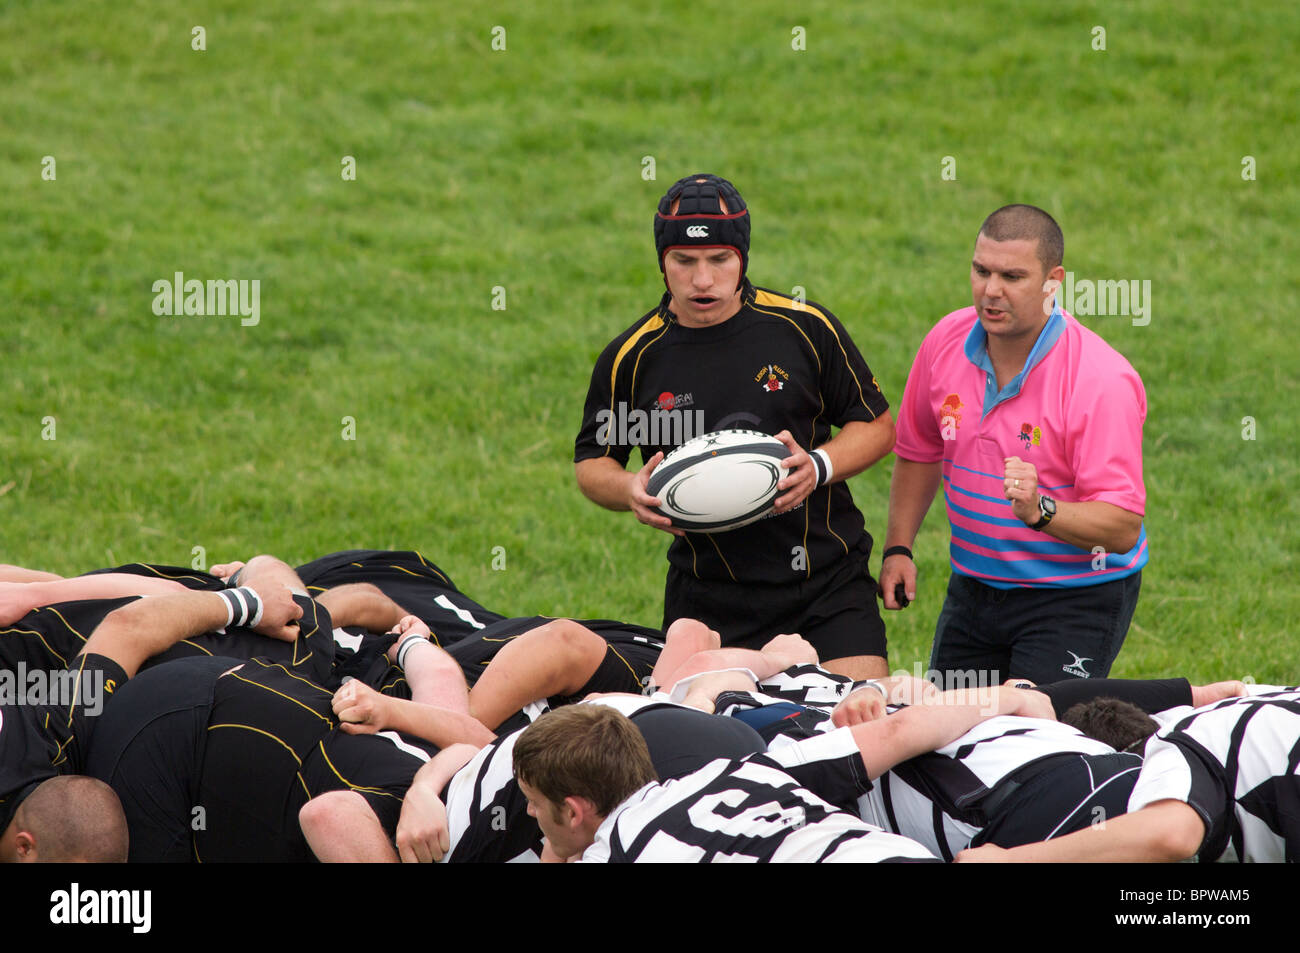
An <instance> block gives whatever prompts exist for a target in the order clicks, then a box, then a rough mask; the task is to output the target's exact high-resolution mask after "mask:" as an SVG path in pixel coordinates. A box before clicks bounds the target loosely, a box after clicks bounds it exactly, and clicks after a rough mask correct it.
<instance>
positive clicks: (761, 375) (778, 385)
mask: <svg viewBox="0 0 1300 953" xmlns="http://www.w3.org/2000/svg"><path fill="white" fill-rule="evenodd" d="M789 379H790V375H789V374H787V373H786V372H785V371H784V370H783V369H782V368H781V365H780V364H768V365H767V366H766V367H762V368H759V371H758V373H757V374H755V375H754V382H755V383H756V384H758V385H759V386H760V387H762V388H763V390H765V391H767V392H768V393H769V394H772V393H775V392H776V391H779V390H784V389H785V382H786V381H788V380H789Z"/></svg>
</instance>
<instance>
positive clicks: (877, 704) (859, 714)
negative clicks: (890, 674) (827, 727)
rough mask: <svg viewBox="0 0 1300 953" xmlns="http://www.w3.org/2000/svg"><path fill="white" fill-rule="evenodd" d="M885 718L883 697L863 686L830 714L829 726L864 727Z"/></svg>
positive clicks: (874, 690) (869, 687)
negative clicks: (868, 723)
mask: <svg viewBox="0 0 1300 953" xmlns="http://www.w3.org/2000/svg"><path fill="white" fill-rule="evenodd" d="M884 717H885V696H884V695H882V694H880V692H878V691H876V689H874V688H872V687H871V686H870V685H863V686H862V687H861V688H859V689H858V690H857V691H855V692H853V693H852V694H851V695H849V697H848V698H846V699H844V701H842V702H840V703H839V704H838V705H836V706H835V709H834V710H833V711H832V712H831V724H832V725H834V726H835V727H836V728H850V727H852V726H853V725H865V724H866V723H867V722H869V721H876V720H877V719H879V718H884Z"/></svg>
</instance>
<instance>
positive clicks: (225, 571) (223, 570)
mask: <svg viewBox="0 0 1300 953" xmlns="http://www.w3.org/2000/svg"><path fill="white" fill-rule="evenodd" d="M243 568H244V564H243V563H241V562H240V561H239V560H237V559H236V560H235V561H234V562H233V563H217V564H216V565H214V566H210V567H209V568H208V573H209V574H211V575H213V576H216V577H217V578H218V579H220V580H221V581H222V582H229V581H230V577H231V576H233V575H234V574H235V573H237V572H239V570H241V569H243Z"/></svg>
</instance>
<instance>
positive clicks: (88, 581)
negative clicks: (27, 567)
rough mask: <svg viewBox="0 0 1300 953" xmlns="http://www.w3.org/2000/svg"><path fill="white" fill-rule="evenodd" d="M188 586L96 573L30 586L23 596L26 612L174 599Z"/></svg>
mask: <svg viewBox="0 0 1300 953" xmlns="http://www.w3.org/2000/svg"><path fill="white" fill-rule="evenodd" d="M187 591H189V590H187V589H186V588H185V586H183V585H181V584H180V583H179V582H176V581H174V580H171V579H155V578H153V577H150V576H137V575H134V574H133V573H126V572H106V573H97V574H95V575H93V576H73V577H72V578H70V579H56V580H50V581H47V582H31V583H28V584H27V585H25V586H24V587H23V589H22V590H21V594H22V596H23V599H24V602H25V604H26V606H27V610H28V611H31V610H32V609H35V608H38V607H40V606H52V605H54V604H56V603H59V602H71V601H72V600H74V599H119V598H121V597H123V596H156V595H174V594H176V593H183V592H187Z"/></svg>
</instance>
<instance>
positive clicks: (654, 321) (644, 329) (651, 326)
mask: <svg viewBox="0 0 1300 953" xmlns="http://www.w3.org/2000/svg"><path fill="white" fill-rule="evenodd" d="M660 328H664V329H665V330H667V324H666V323H665V322H664V319H663V318H661V317H660V316H659V312H657V311H656V312H655V313H654V314H653V315H652V316H651V317H650V318H649V320H647V321H646V323H645V324H643V325H641V327H639V328H637V329H636V331H635V332H633V334H632V336H631V337H629V338H628V339H627V340H626V341H624V342H623V346H622V347H621V348H619V349H618V353H617V354H615V355H614V366H613V367H612V368H611V369H610V372H609V402H610V403H609V413H610V425H611V426H613V415H614V398H615V396H617V395H616V394H615V390H616V389H617V383H618V366H619V364H621V363H623V358H625V357H627V352H628V351H630V350H632V348H634V347H636V345H637V342H638V341H640V340H641V338H642V337H644V336H645V335H647V334H650V333H651V332H654V331H658V330H659V329H660ZM662 336H663V335H660V337H662ZM640 360H641V355H640V354H638V355H637V361H638V362H639V361H640ZM632 376H633V377H635V376H636V368H635V367H633V369H632ZM611 446H613V442H612V441H609V440H607V441H605V456H609V448H610V447H611Z"/></svg>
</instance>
